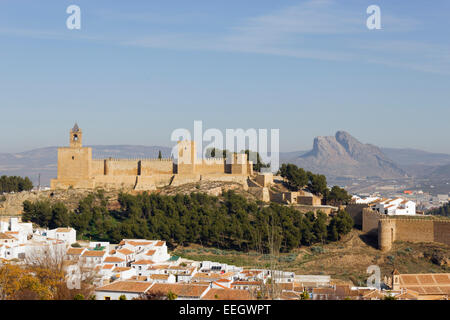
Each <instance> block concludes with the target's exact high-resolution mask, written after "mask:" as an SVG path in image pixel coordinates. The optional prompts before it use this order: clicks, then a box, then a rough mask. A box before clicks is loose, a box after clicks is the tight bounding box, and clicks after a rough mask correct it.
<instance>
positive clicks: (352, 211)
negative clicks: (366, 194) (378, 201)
mask: <svg viewBox="0 0 450 320" xmlns="http://www.w3.org/2000/svg"><path fill="white" fill-rule="evenodd" d="M366 208H369V206H368V205H367V204H359V203H358V204H356V203H351V204H349V205H347V206H346V207H345V211H347V213H348V214H349V215H350V217H352V219H353V222H354V223H355V226H357V227H358V228H362V212H363V209H366Z"/></svg>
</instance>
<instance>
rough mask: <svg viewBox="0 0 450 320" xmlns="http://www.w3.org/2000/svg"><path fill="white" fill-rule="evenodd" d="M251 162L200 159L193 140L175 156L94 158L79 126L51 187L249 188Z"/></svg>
mask: <svg viewBox="0 0 450 320" xmlns="http://www.w3.org/2000/svg"><path fill="white" fill-rule="evenodd" d="M252 172H253V171H252V163H251V162H249V161H247V156H246V155H245V154H236V155H234V163H233V164H226V163H225V159H220V158H211V159H197V156H196V147H195V142H194V141H187V140H185V141H179V142H178V158H177V161H176V163H174V161H173V159H112V158H109V159H102V160H99V159H95V160H93V159H92V149H91V148H88V147H82V132H81V130H80V129H79V127H78V125H76V124H75V126H74V128H73V129H72V130H71V131H70V147H62V148H58V177H57V179H53V180H51V188H52V189H67V188H70V187H73V188H80V189H85V188H86V189H92V188H96V187H100V188H111V189H114V188H115V189H117V188H127V189H128V188H136V189H139V190H151V189H154V188H155V187H158V186H167V185H170V184H171V183H175V184H183V183H189V182H195V181H200V180H202V179H203V180H209V181H230V182H237V183H240V184H242V185H243V186H244V188H245V187H248V185H247V182H246V178H247V175H248V174H249V173H252ZM266 196H267V195H266Z"/></svg>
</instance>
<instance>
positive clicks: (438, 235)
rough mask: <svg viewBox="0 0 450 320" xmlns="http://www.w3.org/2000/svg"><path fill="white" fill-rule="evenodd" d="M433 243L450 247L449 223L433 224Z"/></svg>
mask: <svg viewBox="0 0 450 320" xmlns="http://www.w3.org/2000/svg"><path fill="white" fill-rule="evenodd" d="M434 241H436V242H441V243H446V244H448V245H450V221H436V222H435V223H434Z"/></svg>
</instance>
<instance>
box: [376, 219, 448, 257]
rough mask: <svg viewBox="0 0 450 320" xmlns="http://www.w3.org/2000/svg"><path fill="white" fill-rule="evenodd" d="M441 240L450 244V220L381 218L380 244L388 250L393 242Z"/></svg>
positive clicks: (381, 248)
mask: <svg viewBox="0 0 450 320" xmlns="http://www.w3.org/2000/svg"><path fill="white" fill-rule="evenodd" d="M396 240H399V241H410V242H440V243H444V244H447V245H450V220H435V219H427V218H423V219H420V218H419V219H407V218H395V219H380V220H379V225H378V246H379V248H380V250H382V251H388V250H390V249H391V247H392V242H394V241H396Z"/></svg>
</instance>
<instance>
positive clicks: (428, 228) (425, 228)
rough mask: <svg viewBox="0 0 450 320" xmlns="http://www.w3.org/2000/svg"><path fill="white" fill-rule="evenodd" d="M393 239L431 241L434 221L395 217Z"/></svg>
mask: <svg viewBox="0 0 450 320" xmlns="http://www.w3.org/2000/svg"><path fill="white" fill-rule="evenodd" d="M395 240H401V241H411V242H433V241H434V221H433V220H423V219H395Z"/></svg>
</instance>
